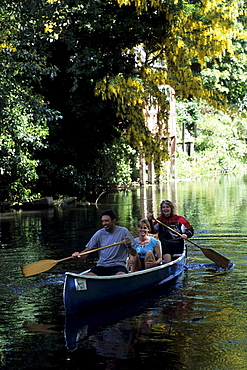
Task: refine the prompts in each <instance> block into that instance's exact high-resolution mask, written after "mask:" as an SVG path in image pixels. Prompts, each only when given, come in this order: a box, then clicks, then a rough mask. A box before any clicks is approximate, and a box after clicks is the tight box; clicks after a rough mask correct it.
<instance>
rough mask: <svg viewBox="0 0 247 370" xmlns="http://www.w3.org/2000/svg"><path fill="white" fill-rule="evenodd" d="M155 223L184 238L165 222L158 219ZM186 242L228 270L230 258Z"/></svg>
mask: <svg viewBox="0 0 247 370" xmlns="http://www.w3.org/2000/svg"><path fill="white" fill-rule="evenodd" d="M155 221H156V222H158V223H159V224H161V225H163V226H165V227H166V228H167V229H169V230H171V231H172V232H174V233H175V234H177V235H179V236H182V235H181V234H180V233H179V232H177V231H175V230H173V229H172V228H171V227H170V226H168V225H166V224H164V223H163V222H161V221H159V220H157V219H155ZM185 240H186V241H188V242H190V243H191V244H193V245H195V246H196V247H197V248H200V249H201V251H202V252H203V253H204V255H205V256H206V257H207V258H208V259H210V260H211V261H213V262H215V263H216V264H217V265H219V266H220V267H223V268H227V267H228V265H229V262H230V260H229V259H228V258H226V257H224V256H222V254H219V253H218V252H216V251H214V250H213V249H210V248H203V247H200V245H198V244H196V243H194V242H193V241H192V240H190V239H185Z"/></svg>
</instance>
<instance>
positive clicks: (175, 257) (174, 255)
mask: <svg viewBox="0 0 247 370" xmlns="http://www.w3.org/2000/svg"><path fill="white" fill-rule="evenodd" d="M180 256H181V254H173V255H172V261H174V260H176V259H177V258H179V257H180Z"/></svg>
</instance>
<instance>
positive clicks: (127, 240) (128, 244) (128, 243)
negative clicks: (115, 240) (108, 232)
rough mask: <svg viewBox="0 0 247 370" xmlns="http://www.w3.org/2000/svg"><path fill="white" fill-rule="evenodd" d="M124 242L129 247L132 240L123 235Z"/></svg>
mask: <svg viewBox="0 0 247 370" xmlns="http://www.w3.org/2000/svg"><path fill="white" fill-rule="evenodd" d="M124 243H125V244H126V245H127V246H128V247H130V246H131V244H132V240H131V239H130V238H129V237H127V236H126V237H125V238H124Z"/></svg>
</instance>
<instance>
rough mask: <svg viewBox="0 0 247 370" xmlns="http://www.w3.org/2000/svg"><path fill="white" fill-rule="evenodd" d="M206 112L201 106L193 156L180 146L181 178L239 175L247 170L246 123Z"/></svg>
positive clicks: (223, 115) (210, 111)
mask: <svg viewBox="0 0 247 370" xmlns="http://www.w3.org/2000/svg"><path fill="white" fill-rule="evenodd" d="M207 110H208V109H207V106H201V113H202V116H201V119H200V121H199V122H198V131H197V134H198V136H197V137H196V138H195V152H194V154H193V155H192V156H188V155H187V154H186V153H185V152H182V148H181V146H180V147H179V150H178V155H177V162H176V163H177V176H178V178H181V177H182V178H183V177H186V178H187V177H191V178H193V177H196V176H200V175H208V174H220V173H229V172H232V171H234V172H239V171H244V170H245V169H246V168H247V134H246V133H247V120H244V119H241V120H239V119H238V118H231V117H230V116H229V115H227V114H223V113H222V112H215V111H213V110H212V109H209V111H207Z"/></svg>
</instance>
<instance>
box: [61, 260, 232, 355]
mask: <svg viewBox="0 0 247 370" xmlns="http://www.w3.org/2000/svg"><path fill="white" fill-rule="evenodd" d="M199 269H200V270H202V269H207V270H208V271H211V272H212V273H213V274H214V275H215V274H220V273H221V274H222V273H226V272H227V271H230V270H232V269H233V265H231V266H230V267H229V269H222V268H221V267H219V266H217V265H216V264H215V263H204V264H203V263H201V264H188V265H186V268H185V272H184V273H183V274H182V275H180V276H178V277H177V278H176V279H173V280H172V281H170V282H169V283H167V284H166V285H165V286H162V287H156V288H155V289H152V290H151V291H150V290H149V291H148V292H144V293H141V294H138V295H136V296H135V297H131V298H129V299H128V300H122V301H118V302H116V303H115V304H112V303H111V304H109V305H104V306H100V307H95V309H94V310H93V311H90V312H86V313H85V312H83V313H77V314H71V315H67V316H66V319H65V331H64V333H65V340H66V347H67V349H68V350H69V351H74V350H75V349H78V348H80V347H81V346H82V347H83V348H84V341H85V340H87V339H88V338H89V337H90V336H91V335H93V334H94V333H96V332H98V331H99V330H103V328H106V327H108V329H107V331H108V332H109V327H111V326H114V325H115V323H118V322H119V321H122V320H123V319H125V320H126V319H127V318H131V317H134V316H135V317H136V316H139V318H140V319H147V318H150V317H151V316H153V315H154V310H155V312H156V314H157V313H158V311H160V310H163V309H164V305H165V304H167V301H169V300H171V299H172V296H178V295H179V294H181V292H182V291H183V288H184V287H185V285H186V271H193V270H199ZM166 311H170V312H173V310H167V307H166ZM151 312H152V315H151ZM167 320H168V322H170V323H172V319H171V321H169V318H167ZM195 320H196V319H195ZM170 330H171V327H170V328H169V330H168V333H169V331H170Z"/></svg>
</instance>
